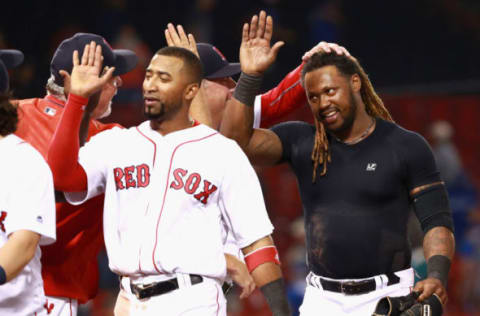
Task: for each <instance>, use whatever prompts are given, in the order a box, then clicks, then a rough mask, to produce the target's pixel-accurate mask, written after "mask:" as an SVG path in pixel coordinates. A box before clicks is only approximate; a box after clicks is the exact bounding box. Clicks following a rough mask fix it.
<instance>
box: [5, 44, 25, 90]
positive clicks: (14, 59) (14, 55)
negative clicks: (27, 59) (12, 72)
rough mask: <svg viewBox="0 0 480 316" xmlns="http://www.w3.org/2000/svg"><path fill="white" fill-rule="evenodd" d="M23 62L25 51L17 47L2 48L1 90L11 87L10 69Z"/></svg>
mask: <svg viewBox="0 0 480 316" xmlns="http://www.w3.org/2000/svg"><path fill="white" fill-rule="evenodd" d="M22 62H23V53H22V52H21V51H19V50H16V49H0V92H2V93H5V92H7V91H8V88H9V79H8V69H12V68H15V67H17V66H18V65H20V64H21V63H22Z"/></svg>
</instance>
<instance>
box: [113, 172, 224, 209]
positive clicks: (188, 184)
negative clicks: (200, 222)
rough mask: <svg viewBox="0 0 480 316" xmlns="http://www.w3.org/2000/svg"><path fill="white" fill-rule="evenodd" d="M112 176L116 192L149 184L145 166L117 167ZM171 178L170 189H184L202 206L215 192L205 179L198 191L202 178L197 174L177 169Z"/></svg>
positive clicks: (148, 173)
mask: <svg viewBox="0 0 480 316" xmlns="http://www.w3.org/2000/svg"><path fill="white" fill-rule="evenodd" d="M113 174H114V177H115V184H116V188H117V191H118V190H124V189H129V188H145V187H147V186H148V185H149V184H150V168H149V167H148V165H147V164H141V165H138V166H128V167H124V168H118V167H117V168H114V169H113ZM173 177H174V178H175V179H174V180H173V181H172V182H171V183H170V188H172V189H175V190H181V189H184V190H185V192H186V193H188V194H193V197H194V198H196V199H197V200H199V201H200V202H201V203H203V204H207V201H208V197H209V196H210V194H212V193H213V192H215V191H216V190H217V186H216V185H214V184H212V183H211V182H210V181H208V180H206V179H203V190H202V189H200V190H199V188H200V184H201V183H202V176H201V175H200V174H199V173H197V172H192V173H190V174H188V171H187V170H185V169H182V168H177V169H175V170H174V171H173ZM184 180H185V181H184ZM196 192H198V193H196Z"/></svg>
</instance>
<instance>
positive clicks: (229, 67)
mask: <svg viewBox="0 0 480 316" xmlns="http://www.w3.org/2000/svg"><path fill="white" fill-rule="evenodd" d="M197 50H198V54H199V55H200V61H201V62H202V65H203V72H204V76H203V77H204V78H205V79H217V78H224V77H231V76H233V75H236V74H239V73H240V71H241V70H240V63H229V62H228V60H227V59H226V58H225V56H223V54H222V52H220V50H218V48H216V47H215V46H213V45H210V44H208V43H198V44H197Z"/></svg>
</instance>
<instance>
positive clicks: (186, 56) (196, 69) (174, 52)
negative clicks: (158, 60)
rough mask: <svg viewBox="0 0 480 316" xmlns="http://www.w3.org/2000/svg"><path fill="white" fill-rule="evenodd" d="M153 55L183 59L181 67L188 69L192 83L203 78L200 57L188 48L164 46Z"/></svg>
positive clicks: (199, 81)
mask: <svg viewBox="0 0 480 316" xmlns="http://www.w3.org/2000/svg"><path fill="white" fill-rule="evenodd" d="M155 55H161V56H170V57H177V58H180V59H181V60H183V62H184V64H183V68H184V70H186V71H188V72H189V73H190V75H191V77H192V82H193V83H198V84H200V83H201V82H202V79H203V67H202V63H201V62H200V59H199V58H198V57H197V55H195V54H194V53H192V52H191V51H189V50H188V49H185V48H182V47H176V46H166V47H163V48H160V49H159V50H158V51H157V52H156V53H155Z"/></svg>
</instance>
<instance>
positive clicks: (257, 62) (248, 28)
mask: <svg viewBox="0 0 480 316" xmlns="http://www.w3.org/2000/svg"><path fill="white" fill-rule="evenodd" d="M272 35H273V19H272V17H271V16H267V14H266V13H265V11H260V14H259V15H258V16H257V15H254V16H253V17H252V20H251V21H250V24H249V23H245V24H244V25H243V31H242V44H241V46H240V64H241V67H242V71H243V72H244V73H246V74H249V75H253V76H260V75H262V74H263V73H264V72H265V71H266V70H267V69H268V67H270V65H271V64H272V63H273V62H274V61H275V59H276V58H277V54H278V51H279V50H280V47H282V46H283V45H284V44H285V43H284V42H282V41H279V42H276V43H275V44H274V45H273V47H272V46H270V41H271V39H272Z"/></svg>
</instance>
